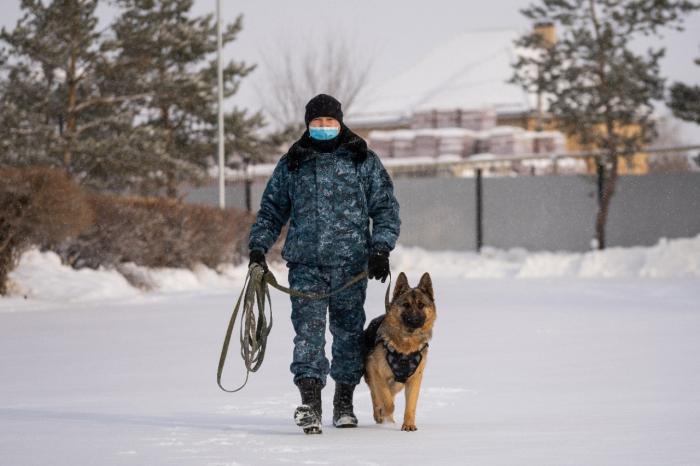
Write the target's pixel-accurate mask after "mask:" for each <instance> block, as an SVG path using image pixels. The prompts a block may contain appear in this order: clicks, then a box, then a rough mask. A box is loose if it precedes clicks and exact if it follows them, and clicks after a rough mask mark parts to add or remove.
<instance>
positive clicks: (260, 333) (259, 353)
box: [216, 264, 391, 393]
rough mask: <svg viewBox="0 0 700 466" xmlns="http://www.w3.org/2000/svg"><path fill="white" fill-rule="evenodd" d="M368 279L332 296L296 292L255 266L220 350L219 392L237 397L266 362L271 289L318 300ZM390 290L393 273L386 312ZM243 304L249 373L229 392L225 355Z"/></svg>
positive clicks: (242, 334) (357, 277)
mask: <svg viewBox="0 0 700 466" xmlns="http://www.w3.org/2000/svg"><path fill="white" fill-rule="evenodd" d="M365 277H367V272H366V271H364V272H360V273H358V274H357V275H355V276H354V277H352V278H351V279H350V281H348V282H347V283H346V284H344V285H343V286H341V287H340V288H338V289H336V290H333V291H331V292H330V293H303V292H301V291H297V290H293V289H291V288H288V287H286V286H282V285H280V284H279V283H278V282H277V279H276V278H275V276H274V275H273V274H272V272H270V271H269V270H268V271H267V272H266V271H265V269H263V268H262V266H261V265H260V264H252V265H251V266H250V268H249V269H248V273H247V274H246V277H245V280H244V282H243V290H241V294H240V296H238V301H236V306H235V307H234V308H233V314H231V320H229V323H228V328H227V329H226V336H225V337H224V345H223V347H222V348H221V356H220V357H219V367H218V369H217V371H216V383H217V384H218V385H219V388H221V389H222V390H223V391H225V392H228V393H235V392H237V391H239V390H241V389H242V388H243V387H245V385H246V384H247V383H248V376H249V375H250V373H251V372H255V371H257V370H258V369H259V368H260V366H261V365H262V362H263V359H264V358H265V349H266V347H267V337H268V335H269V334H270V330H271V329H272V301H271V300H270V288H269V287H270V286H271V287H273V288H276V289H278V290H280V291H281V292H283V293H286V294H288V295H291V296H296V297H298V298H305V299H313V300H316V299H326V298H329V297H331V296H333V295H335V294H337V293H340V292H341V291H343V290H344V289H346V288H349V287H351V286H352V285H354V284H355V283H357V282H359V281H360V280H362V279H364V278H365ZM390 289H391V273H389V283H388V284H387V287H386V293H385V295H384V307H385V310H388V309H389V291H390ZM266 302H268V303H269V304H270V317H269V321H270V323H269V324H268V323H267V321H268V318H267V316H266V315H265V303H266ZM241 303H243V312H242V313H241V325H240V330H241V332H240V343H241V358H243V363H244V365H245V368H246V373H245V379H244V380H243V384H242V385H241V386H240V387H238V388H236V389H234V390H228V389H226V388H224V387H223V385H221V374H222V373H223V371H224V364H225V363H226V355H227V354H228V346H229V343H230V342H231V335H232V333H233V326H234V324H235V323H236V318H237V317H238V313H239V311H240V310H241ZM256 305H257V309H258V313H257V314H258V315H257V318H256V316H255V307H256Z"/></svg>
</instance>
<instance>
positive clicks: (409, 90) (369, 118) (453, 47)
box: [347, 30, 532, 126]
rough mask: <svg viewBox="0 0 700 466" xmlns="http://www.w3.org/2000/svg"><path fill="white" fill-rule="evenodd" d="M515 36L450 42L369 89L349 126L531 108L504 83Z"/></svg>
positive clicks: (479, 34)
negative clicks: (423, 114) (446, 112)
mask: <svg viewBox="0 0 700 466" xmlns="http://www.w3.org/2000/svg"><path fill="white" fill-rule="evenodd" d="M518 36H519V33H518V31H515V30H484V31H472V32H466V33H463V34H461V35H459V36H457V37H455V38H454V39H452V40H450V41H449V42H447V43H445V44H443V45H441V46H439V47H437V48H435V49H434V50H433V51H432V52H430V53H429V54H428V55H427V56H426V57H424V58H423V59H422V60H420V61H419V62H418V63H416V64H415V65H413V66H412V67H411V68H409V69H408V70H406V71H405V72H403V73H401V74H399V75H398V76H396V77H394V78H393V79H390V80H388V81H386V82H384V83H380V84H377V85H374V86H369V87H368V88H367V89H366V90H365V91H364V92H363V93H362V94H361V95H360V96H359V97H358V99H357V102H356V103H355V104H354V105H353V108H352V109H351V111H350V113H349V115H348V117H347V120H348V122H349V124H350V125H351V126H352V123H355V124H361V123H377V122H381V121H392V120H393V121H395V120H398V119H401V118H407V117H409V116H410V115H412V114H413V113H415V112H417V111H421V110H435V109H454V108H467V109H471V108H478V107H484V106H494V107H495V108H496V110H497V111H499V112H517V111H523V110H528V109H530V108H532V102H531V101H530V98H529V97H528V96H527V94H526V93H525V92H524V91H523V90H522V88H520V87H519V86H517V85H514V84H509V83H507V82H506V81H507V80H508V79H509V78H510V76H511V75H512V68H511V63H512V62H514V61H515V56H516V52H515V46H514V44H513V41H514V40H515V39H516V38H517V37H518Z"/></svg>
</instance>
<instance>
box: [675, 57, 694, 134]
mask: <svg viewBox="0 0 700 466" xmlns="http://www.w3.org/2000/svg"><path fill="white" fill-rule="evenodd" d="M695 64H696V65H698V66H700V58H697V59H696V60H695ZM668 106H669V107H670V108H671V110H672V111H673V114H674V115H675V116H676V117H678V118H680V119H681V120H686V121H692V122H694V123H697V124H699V125H700V86H692V85H688V84H683V83H674V84H673V85H672V86H671V89H670V96H669V100H668Z"/></svg>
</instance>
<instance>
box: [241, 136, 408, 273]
mask: <svg viewBox="0 0 700 466" xmlns="http://www.w3.org/2000/svg"><path fill="white" fill-rule="evenodd" d="M338 137H339V138H341V139H340V141H339V145H338V147H337V149H335V150H334V151H332V152H328V153H321V152H317V151H315V150H313V149H311V148H310V146H309V138H308V135H307V134H306V133H305V134H304V136H303V137H302V138H301V139H299V140H298V141H297V142H295V143H294V144H293V145H292V147H291V148H290V149H289V151H288V152H287V153H286V154H285V155H284V156H282V158H281V159H280V160H279V162H278V163H277V166H276V167H275V170H274V172H273V173H272V176H271V178H270V180H269V181H268V183H267V186H266V187H265V191H264V193H263V196H262V200H261V202H260V210H259V211H258V214H257V218H256V220H255V223H254V224H253V226H252V227H251V230H250V238H249V241H248V247H249V248H250V250H253V249H259V250H262V251H264V252H267V250H268V249H269V248H270V247H271V246H272V244H273V243H274V242H275V241H276V240H277V238H278V237H279V234H280V231H281V230H282V227H283V226H284V225H285V224H286V223H287V221H288V220H289V222H290V223H289V230H288V232H287V239H286V241H285V243H284V248H283V250H282V257H283V258H284V259H286V260H287V261H289V262H301V263H304V264H309V265H316V266H329V265H344V264H352V263H356V262H360V261H367V259H368V255H369V253H370V252H371V251H372V252H373V251H378V250H383V251H391V250H392V249H394V246H395V245H396V239H397V238H398V236H399V228H400V225H401V221H400V219H399V203H398V202H397V200H396V198H395V197H394V190H393V184H392V181H391V178H390V177H389V174H388V173H387V172H386V170H385V169H384V166H383V165H382V163H381V161H380V160H379V157H378V156H377V155H376V154H375V153H374V152H372V151H371V150H369V149H368V148H367V143H366V142H365V141H364V140H363V139H362V138H360V137H359V136H357V135H356V134H355V133H353V132H352V131H350V130H349V129H348V128H347V127H345V126H343V129H342V131H341V133H340V135H339V136H338ZM370 219H371V220H372V226H371V229H370Z"/></svg>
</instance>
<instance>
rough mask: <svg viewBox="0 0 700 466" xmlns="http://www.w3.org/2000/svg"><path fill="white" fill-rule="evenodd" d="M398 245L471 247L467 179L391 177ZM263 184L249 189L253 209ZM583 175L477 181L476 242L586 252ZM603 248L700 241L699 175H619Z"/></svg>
mask: <svg viewBox="0 0 700 466" xmlns="http://www.w3.org/2000/svg"><path fill="white" fill-rule="evenodd" d="M394 185H395V191H396V196H397V198H398V200H399V203H400V205H401V221H402V227H401V237H400V240H399V242H400V243H401V244H403V245H405V246H420V247H423V248H426V249H432V250H445V249H452V250H474V249H475V248H476V202H475V192H476V186H475V179H474V178H397V179H395V180H394ZM264 188H265V183H264V182H256V183H254V184H253V190H252V193H253V199H252V205H253V209H257V208H258V206H259V203H260V197H261V196H262V191H263V189H264ZM216 189H217V188H216V187H213V186H212V187H205V188H198V189H195V190H192V191H191V192H190V193H189V195H188V197H187V200H188V201H190V202H200V203H206V204H213V205H216V203H217V199H218V195H217V190H216ZM226 201H227V205H229V206H235V207H240V208H243V207H244V206H245V198H244V186H243V184H242V183H241V184H238V185H233V186H228V187H227V195H226ZM596 202H597V200H596V184H595V178H594V177H590V176H521V177H512V178H484V179H483V225H482V226H483V242H484V246H491V247H497V248H503V249H506V248H512V247H523V248H527V249H529V250H550V251H556V250H565V251H586V250H589V249H590V248H591V239H592V238H593V237H594V222H595V215H596ZM607 231H608V245H609V246H638V245H651V244H654V243H656V242H657V241H658V240H659V238H661V237H666V238H678V237H690V236H695V235H697V234H700V173H697V172H692V173H655V174H650V175H646V176H623V177H620V180H619V182H618V187H617V192H616V193H615V197H614V198H613V201H612V204H611V208H610V217H609V219H608V229H607Z"/></svg>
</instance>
